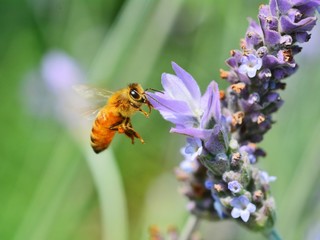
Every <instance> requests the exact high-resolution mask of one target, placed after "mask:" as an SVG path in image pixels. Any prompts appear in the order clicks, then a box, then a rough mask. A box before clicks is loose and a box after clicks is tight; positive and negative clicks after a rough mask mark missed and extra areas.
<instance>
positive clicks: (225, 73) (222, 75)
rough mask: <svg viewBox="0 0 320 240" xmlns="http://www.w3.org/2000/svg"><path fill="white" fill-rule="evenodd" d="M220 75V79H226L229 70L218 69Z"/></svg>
mask: <svg viewBox="0 0 320 240" xmlns="http://www.w3.org/2000/svg"><path fill="white" fill-rule="evenodd" d="M220 77H221V78H222V79H227V78H228V77H229V72H228V71H225V70H223V69H220Z"/></svg>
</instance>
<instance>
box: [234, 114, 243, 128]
mask: <svg viewBox="0 0 320 240" xmlns="http://www.w3.org/2000/svg"><path fill="white" fill-rule="evenodd" d="M243 119H244V112H241V111H239V112H236V113H234V114H233V115H232V125H233V126H236V125H241V124H242V122H243Z"/></svg>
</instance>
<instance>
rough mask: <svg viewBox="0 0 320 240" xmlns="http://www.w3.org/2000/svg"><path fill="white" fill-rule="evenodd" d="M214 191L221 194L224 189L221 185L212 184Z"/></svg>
mask: <svg viewBox="0 0 320 240" xmlns="http://www.w3.org/2000/svg"><path fill="white" fill-rule="evenodd" d="M213 188H214V190H216V191H217V192H222V191H224V187H223V186H222V185H221V184H214V185H213Z"/></svg>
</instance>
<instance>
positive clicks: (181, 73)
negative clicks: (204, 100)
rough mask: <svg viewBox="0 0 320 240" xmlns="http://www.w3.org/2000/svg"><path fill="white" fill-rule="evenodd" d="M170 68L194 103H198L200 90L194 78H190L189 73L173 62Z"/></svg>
mask: <svg viewBox="0 0 320 240" xmlns="http://www.w3.org/2000/svg"><path fill="white" fill-rule="evenodd" d="M172 68H173V70H174V72H175V73H176V75H177V76H178V77H179V78H180V79H181V80H182V81H183V83H184V85H185V87H186V88H187V89H188V91H189V92H190V93H191V94H192V97H193V98H194V99H195V100H196V101H200V98H201V92H200V88H199V86H198V84H197V82H196V81H195V80H194V78H193V77H192V76H191V74H190V73H188V72H187V71H185V70H184V69H183V68H181V67H180V66H179V65H178V64H176V63H175V62H172Z"/></svg>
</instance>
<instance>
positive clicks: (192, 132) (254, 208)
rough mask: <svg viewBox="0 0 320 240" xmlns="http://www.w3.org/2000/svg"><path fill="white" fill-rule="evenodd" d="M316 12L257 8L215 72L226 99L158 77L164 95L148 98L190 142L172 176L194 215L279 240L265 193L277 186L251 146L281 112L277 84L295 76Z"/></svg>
mask: <svg viewBox="0 0 320 240" xmlns="http://www.w3.org/2000/svg"><path fill="white" fill-rule="evenodd" d="M319 8H320V0H270V3H269V5H262V6H260V8H259V14H258V22H256V21H254V20H252V19H250V23H249V27H248V29H247V32H246V36H245V38H244V39H243V40H242V41H241V50H233V51H231V57H230V58H229V59H227V61H226V64H227V65H228V67H229V70H228V71H225V70H221V78H223V79H226V80H227V81H228V82H230V83H231V85H230V86H229V87H228V88H227V89H226V91H219V89H218V86H217V83H216V82H214V81H212V82H211V83H209V86H208V88H207V91H206V93H205V94H204V95H203V96H201V93H200V90H199V87H198V85H197V83H196V81H195V80H194V78H193V77H192V76H191V75H190V74H189V73H188V72H186V71H185V70H184V69H182V68H181V67H179V66H178V65H177V64H175V63H172V67H173V70H174V71H175V73H176V75H173V74H167V73H165V74H163V75H162V85H163V88H164V93H148V94H147V95H148V99H149V101H150V102H151V103H152V104H153V106H154V108H155V109H156V110H158V111H159V112H160V113H161V115H162V116H163V117H164V119H166V120H167V121H170V122H171V123H173V124H174V127H173V128H172V129H171V132H174V133H178V134H183V135H187V136H188V138H187V139H188V140H187V141H188V144H187V146H186V147H185V148H184V149H183V151H182V152H183V155H184V157H185V160H184V164H181V165H180V168H177V169H176V175H177V178H178V179H179V180H180V181H181V182H182V183H183V184H182V192H183V193H184V195H185V196H186V197H187V198H188V199H189V204H188V206H189V207H188V209H189V211H190V212H191V213H192V214H194V215H196V216H198V217H199V218H206V219H210V220H219V219H222V218H230V219H234V220H235V221H237V222H238V223H239V224H242V225H243V226H245V227H247V228H248V229H250V230H253V231H261V232H262V233H263V234H264V235H266V236H268V237H269V239H280V237H279V236H278V235H277V233H276V232H275V230H274V223H275V215H276V209H275V204H274V202H275V201H274V199H273V197H272V195H271V192H270V186H269V183H270V182H272V181H274V180H275V179H276V178H275V177H273V176H269V174H268V173H267V172H264V171H262V170H260V169H258V168H257V167H256V165H255V164H256V163H257V162H258V160H259V158H260V157H264V156H265V155H266V153H265V152H264V150H262V149H261V148H259V147H258V146H257V143H259V142H260V141H262V140H263V136H264V134H265V133H266V132H267V131H268V130H269V129H270V128H271V126H272V124H273V123H274V121H273V119H272V114H273V113H274V112H276V111H277V110H278V109H279V108H280V107H281V106H282V104H283V100H282V99H281V97H280V94H279V90H284V89H285V86H286V83H284V82H283V79H284V78H286V77H289V76H290V75H292V74H293V73H295V71H296V70H297V69H298V66H297V63H296V62H295V59H294V56H295V55H296V54H298V53H299V52H300V51H301V50H302V48H301V47H300V46H299V44H300V43H302V42H307V41H308V40H309V39H310V37H311V34H310V33H309V32H310V31H311V30H312V28H313V26H314V25H315V23H316V20H317V19H316V17H315V12H316V11H317V10H318V9H319ZM191 143H192V144H191ZM195 143H196V144H195ZM191 146H192V147H191ZM190 166H191V167H190Z"/></svg>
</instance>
